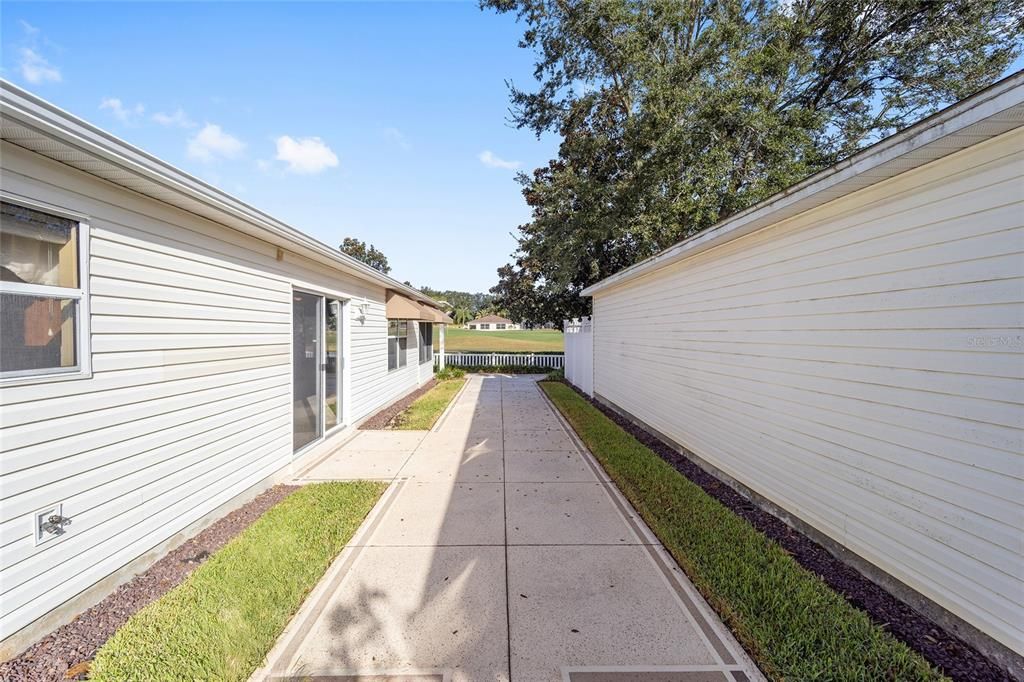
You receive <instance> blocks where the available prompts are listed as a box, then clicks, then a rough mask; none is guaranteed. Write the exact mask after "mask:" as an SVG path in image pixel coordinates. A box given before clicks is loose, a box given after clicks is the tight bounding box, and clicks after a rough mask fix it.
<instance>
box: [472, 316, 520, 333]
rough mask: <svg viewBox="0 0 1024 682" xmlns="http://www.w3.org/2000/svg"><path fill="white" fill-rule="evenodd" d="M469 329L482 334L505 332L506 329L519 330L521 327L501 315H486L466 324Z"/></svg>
mask: <svg viewBox="0 0 1024 682" xmlns="http://www.w3.org/2000/svg"><path fill="white" fill-rule="evenodd" d="M466 328H467V329H473V330H476V331H482V332H494V331H504V330H506V329H519V325H518V324H516V323H515V322H513V321H512V320H510V319H508V318H506V317H501V316H499V315H484V316H483V317H478V318H476V319H475V320H470V321H469V322H467V323H466Z"/></svg>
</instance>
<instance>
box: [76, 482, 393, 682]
mask: <svg viewBox="0 0 1024 682" xmlns="http://www.w3.org/2000/svg"><path fill="white" fill-rule="evenodd" d="M385 488H386V484H383V483H375V482H370V481H357V482H340V483H317V484H311V485H307V486H305V487H304V488H302V489H301V490H298V491H296V492H294V493H293V494H292V495H290V496H288V497H287V498H285V499H284V500H283V501H282V502H281V503H280V504H278V505H276V506H274V507H272V508H271V509H269V510H268V511H267V512H266V513H265V514H264V515H263V516H262V517H260V518H259V519H257V520H256V522H255V523H253V524H252V525H251V526H249V528H247V529H246V530H245V531H243V532H242V533H241V534H240V535H239V536H238V537H236V538H235V539H234V540H232V541H231V542H229V543H228V544H227V545H225V546H224V547H223V548H222V549H221V550H220V551H218V552H216V553H215V554H214V555H213V556H212V557H210V558H209V559H208V560H207V561H206V562H205V563H204V564H203V565H201V566H200V567H199V568H197V569H196V570H195V571H194V572H193V573H192V574H191V575H190V576H189V577H188V578H186V579H185V582H183V583H182V584H181V585H179V586H178V587H176V588H174V589H173V590H171V591H170V592H168V593H167V594H165V595H164V596H163V597H161V598H160V599H158V600H156V601H155V602H153V603H152V604H150V605H149V606H147V607H145V608H144V609H142V610H141V611H139V612H138V613H136V614H135V615H134V616H132V617H131V618H130V619H129V620H128V622H127V623H125V624H124V626H123V627H122V628H121V629H120V630H118V631H117V633H115V634H114V636H113V637H111V638H110V640H108V641H107V643H106V644H104V645H103V647H102V648H100V650H99V652H98V653H97V655H96V660H95V661H94V662H93V665H92V668H91V671H90V678H89V679H91V680H110V681H114V680H117V681H118V682H122V681H128V680H146V681H149V680H153V681H158V680H246V679H248V678H249V676H250V675H251V674H252V672H253V671H254V670H255V669H256V668H257V667H259V665H260V664H261V663H262V662H263V658H264V656H266V654H267V652H268V651H269V650H270V648H271V647H272V646H273V644H274V642H275V641H276V640H277V637H278V635H280V634H281V631H282V630H283V629H284V627H285V625H286V624H287V623H288V619H289V618H290V617H291V616H292V614H293V613H295V611H296V610H297V609H298V608H299V605H300V604H302V600H303V599H304V598H305V597H306V595H307V594H309V591H310V590H311V589H312V588H313V586H314V585H315V584H316V583H317V581H318V580H319V579H320V578H321V577H322V576H323V574H324V572H325V571H326V570H327V567H328V565H330V563H331V561H332V560H333V559H334V557H335V556H337V554H338V552H340V551H341V549H342V548H343V547H344V546H345V543H347V542H348V541H349V539H350V538H351V537H352V535H353V534H354V533H355V531H356V529H357V528H358V527H359V524H360V523H361V522H362V520H363V518H365V516H366V515H367V513H369V511H370V509H371V508H372V507H373V505H374V503H376V501H377V499H378V498H379V497H380V495H381V494H382V493H383V492H384V489H385Z"/></svg>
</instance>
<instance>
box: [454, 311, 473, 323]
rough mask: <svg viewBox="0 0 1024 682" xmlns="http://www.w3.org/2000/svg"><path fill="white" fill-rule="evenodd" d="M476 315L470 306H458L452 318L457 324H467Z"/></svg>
mask: <svg viewBox="0 0 1024 682" xmlns="http://www.w3.org/2000/svg"><path fill="white" fill-rule="evenodd" d="M473 317H474V315H473V313H472V311H470V309H469V308H456V309H455V310H453V311H452V319H453V320H454V321H455V324H466V323H467V322H469V321H470V320H472V319H473Z"/></svg>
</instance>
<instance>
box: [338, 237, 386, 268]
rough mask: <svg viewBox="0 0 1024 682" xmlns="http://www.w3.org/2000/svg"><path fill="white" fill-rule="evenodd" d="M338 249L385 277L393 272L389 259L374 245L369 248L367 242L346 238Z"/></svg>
mask: <svg viewBox="0 0 1024 682" xmlns="http://www.w3.org/2000/svg"><path fill="white" fill-rule="evenodd" d="M338 249H340V250H341V252H342V253H347V254H348V255H350V256H352V257H353V258H355V259H356V260H359V261H362V262H364V263H366V264H367V265H369V266H370V267H371V268H374V269H376V270H380V271H381V272H383V273H384V274H385V275H386V274H388V273H389V272H391V266H390V265H388V257H387V256H385V255H384V253H383V252H381V251H380V250H378V249H377V247H375V246H374V245H373V244H370V245H369V246H367V245H366V242H364V241H361V240H359V239H356V238H355V237H345V239H344V240H342V242H341V246H339V247H338Z"/></svg>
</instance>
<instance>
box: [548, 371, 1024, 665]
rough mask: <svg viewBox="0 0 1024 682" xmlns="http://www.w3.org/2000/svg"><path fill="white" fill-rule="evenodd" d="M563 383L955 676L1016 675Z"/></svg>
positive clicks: (650, 436)
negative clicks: (1010, 673)
mask: <svg viewBox="0 0 1024 682" xmlns="http://www.w3.org/2000/svg"><path fill="white" fill-rule="evenodd" d="M562 383H564V384H565V385H567V386H569V387H570V388H572V389H573V390H574V391H576V392H577V393H578V394H579V395H580V396H581V397H582V398H583V399H584V400H586V401H587V402H589V403H590V404H591V405H593V406H594V407H596V408H597V409H599V410H600V411H601V412H602V413H603V414H604V415H605V416H606V417H608V418H609V419H611V420H612V421H614V422H615V423H616V424H618V425H619V426H620V427H621V428H622V429H623V430H624V431H626V432H627V433H628V434H630V435H631V436H633V437H634V438H636V439H637V440H638V441H640V442H641V443H643V444H644V445H645V446H647V447H648V448H650V449H651V450H653V451H654V452H655V453H656V454H657V455H658V456H659V457H661V458H662V459H663V460H665V461H666V462H668V463H669V464H671V465H672V467H673V468H674V469H675V470H676V471H678V472H679V473H681V474H682V475H683V476H685V477H686V478H688V479H690V480H691V481H693V482H694V483H696V484H697V485H699V486H700V487H701V488H703V489H704V491H705V492H706V493H707V494H708V495H710V496H711V497H713V498H715V499H716V500H718V501H719V502H721V503H722V504H723V505H725V506H726V507H728V508H729V509H731V510H732V511H733V512H734V513H735V514H737V515H739V516H741V517H743V518H744V519H746V520H747V522H748V523H750V525H752V526H753V527H754V528H756V529H757V530H759V531H761V532H762V533H764V534H765V535H766V536H768V537H769V538H771V539H772V540H774V541H775V542H777V543H778V544H779V545H780V546H781V547H782V548H783V549H784V550H785V551H786V552H787V553H788V554H790V555H791V556H792V557H793V558H794V559H796V561H797V563H799V564H800V565H801V566H803V567H804V568H805V569H807V570H808V571H811V572H812V573H814V574H815V575H817V576H818V577H820V578H821V579H822V580H823V581H824V582H825V584H827V585H828V586H829V587H831V588H832V589H833V590H835V591H836V592H838V593H839V594H840V595H842V596H843V598H845V599H846V601H848V602H849V603H850V604H852V605H853V606H854V607H856V608H858V609H860V610H862V611H865V612H867V614H868V615H869V616H870V617H871V618H872V620H874V621H875V623H877V624H878V625H879V626H881V627H883V628H884V629H886V630H888V631H889V632H891V633H892V635H893V636H894V637H896V639H898V640H900V641H901V642H903V643H904V644H906V645H907V646H909V647H910V648H911V649H913V650H915V651H917V652H918V653H920V654H921V655H922V656H924V658H925V659H926V660H927V661H928V662H929V663H931V664H932V665H934V666H935V667H936V668H938V669H940V670H941V671H942V672H943V673H945V674H946V675H947V676H949V677H951V678H953V680H956V681H957V682H981V681H982V680H985V681H989V680H992V681H995V680H999V681H1003V680H1009V681H1012V680H1013V678H1012V677H1011V676H1010V675H1009V673H1008V672H1007V671H1006V670H1004V669H1003V668H1002V667H1000V666H999V665H998V664H997V663H995V662H994V661H991V660H989V659H988V658H985V656H984V655H982V654H981V653H980V652H979V651H978V650H977V649H975V648H974V647H973V646H971V645H970V644H968V643H966V642H964V641H963V640H961V639H960V638H958V637H956V636H955V635H953V634H951V633H949V632H947V631H946V630H944V629H943V628H942V627H941V626H939V625H937V624H936V623H934V622H933V621H932V620H931V619H929V618H928V617H927V616H925V615H923V614H921V613H918V612H917V611H915V610H914V609H913V608H912V607H911V606H910V605H909V604H907V603H905V602H903V601H902V600H900V599H899V598H897V597H896V596H894V595H893V594H892V593H890V592H888V591H887V590H885V589H884V588H883V587H881V586H879V585H877V584H875V583H874V582H872V581H871V579H869V578H868V577H867V576H865V575H864V574H862V573H861V572H860V571H858V570H857V569H855V568H853V567H852V566H850V565H848V564H846V563H844V562H843V561H841V560H840V559H838V558H837V557H836V556H835V555H833V554H832V553H831V552H829V551H828V550H827V549H825V548H824V547H822V546H821V545H819V544H818V543H817V542H815V541H813V540H811V539H810V538H809V537H807V536H806V535H804V534H803V533H801V532H800V531H798V530H796V529H795V528H793V527H791V526H789V525H787V524H786V523H785V522H783V521H782V520H781V519H779V518H778V517H776V516H774V515H772V514H770V513H769V512H767V511H765V510H763V509H761V508H760V507H758V506H757V505H755V504H754V503H753V502H751V501H750V500H748V499H747V498H745V497H743V496H742V495H740V494H739V493H738V492H736V490H734V489H733V488H732V487H730V486H728V485H726V484H724V483H722V482H721V481H719V480H718V479H717V478H715V477H714V476H713V475H712V474H710V473H708V472H707V471H705V470H704V469H703V468H701V467H700V465H698V464H696V463H695V462H694V461H693V460H691V459H689V458H688V457H686V456H685V455H683V454H682V453H680V452H679V451H678V450H676V449H675V448H674V447H672V446H671V445H669V444H668V443H665V442H664V441H662V440H661V439H660V438H658V437H657V436H655V435H654V434H652V433H650V432H648V431H646V430H644V429H643V428H642V427H640V426H638V425H637V424H635V423H633V422H632V421H630V420H629V419H627V418H626V417H623V416H622V415H620V414H619V413H618V412H616V411H614V410H612V409H611V408H610V407H607V406H606V405H603V404H602V403H600V402H598V401H596V400H594V399H593V398H591V397H589V396H587V395H586V394H585V393H582V392H581V391H580V390H579V389H578V388H576V387H575V386H573V385H572V384H571V383H569V382H568V381H565V380H563V381H562Z"/></svg>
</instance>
